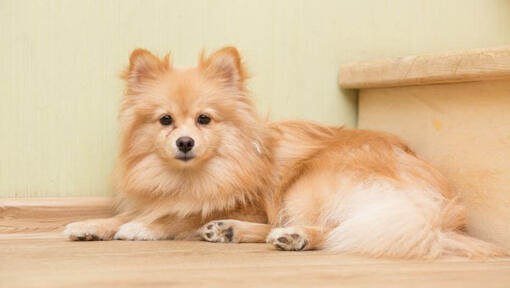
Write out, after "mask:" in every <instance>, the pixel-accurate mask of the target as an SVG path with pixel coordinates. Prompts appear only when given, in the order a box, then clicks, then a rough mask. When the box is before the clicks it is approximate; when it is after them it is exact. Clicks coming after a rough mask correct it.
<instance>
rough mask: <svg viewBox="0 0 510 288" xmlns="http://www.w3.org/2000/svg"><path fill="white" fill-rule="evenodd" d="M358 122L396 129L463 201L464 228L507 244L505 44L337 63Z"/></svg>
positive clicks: (509, 115)
mask: <svg viewBox="0 0 510 288" xmlns="http://www.w3.org/2000/svg"><path fill="white" fill-rule="evenodd" d="M340 86H341V87H343V88H352V89H359V92H358V93H359V119H358V125H359V128H364V129H374V130H380V131H386V132H390V133H393V134H396V135H398V136H400V137H401V138H403V139H404V140H405V141H407V142H408V143H409V144H410V146H411V148H412V149H414V150H415V151H416V152H417V153H418V154H419V155H421V156H423V157H424V158H426V159H428V160H429V161H430V162H432V163H433V164H434V165H435V166H436V167H437V168H439V169H440V170H441V171H442V172H443V173H444V174H445V175H446V176H447V177H448V178H449V179H450V181H451V183H452V185H453V186H454V188H455V189H456V190H457V191H458V192H459V194H460V195H461V196H462V198H463V200H464V201H465V203H467V204H468V205H469V216H468V218H469V219H468V230H469V232H470V233H471V234H473V235H475V236H478V237H480V238H483V239H486V240H489V241H493V242H497V243H499V244H500V245H503V246H505V247H507V248H510V209H509V207H510V46H507V47H498V48H488V49H480V50H473V51H463V52H456V53H447V54H440V55H420V56H409V57H401V58H395V59H383V60H375V61H369V62H362V63H353V64H347V65H344V66H343V67H342V68H341V70H340Z"/></svg>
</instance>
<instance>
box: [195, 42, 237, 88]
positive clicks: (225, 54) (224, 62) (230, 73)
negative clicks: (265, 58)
mask: <svg viewBox="0 0 510 288" xmlns="http://www.w3.org/2000/svg"><path fill="white" fill-rule="evenodd" d="M199 66H200V68H201V69H202V70H203V71H204V72H205V73H206V75H207V76H209V77H212V78H216V79H219V80H221V81H222V82H223V83H225V85H228V86H235V87H238V88H240V89H242V88H243V84H244V80H245V79H246V72H245V70H244V67H243V65H242V61H241V56H240V55H239V52H238V51H237V49H236V48H235V47H224V48H222V49H220V50H218V51H216V52H215V53H213V54H212V55H211V56H209V57H208V58H205V57H204V53H203V52H202V55H201V57H200V65H199Z"/></svg>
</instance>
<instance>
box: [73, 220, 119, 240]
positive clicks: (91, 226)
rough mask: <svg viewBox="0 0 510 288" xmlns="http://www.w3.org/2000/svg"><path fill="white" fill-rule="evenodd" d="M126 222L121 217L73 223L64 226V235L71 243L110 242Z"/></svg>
mask: <svg viewBox="0 0 510 288" xmlns="http://www.w3.org/2000/svg"><path fill="white" fill-rule="evenodd" d="M126 221H128V219H127V218H125V217H122V216H115V217H111V218H104V219H92V220H86V221H80V222H73V223H70V224H67V225H66V228H65V230H64V235H65V236H66V237H67V238H69V240H73V241H97V240H112V239H113V235H115V233H117V230H118V229H119V227H120V226H121V225H122V224H124V223H125V222H126Z"/></svg>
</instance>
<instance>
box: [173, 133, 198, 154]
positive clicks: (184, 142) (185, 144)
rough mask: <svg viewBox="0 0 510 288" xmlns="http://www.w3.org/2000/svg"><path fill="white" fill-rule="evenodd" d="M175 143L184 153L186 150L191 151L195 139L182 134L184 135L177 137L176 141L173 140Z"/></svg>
mask: <svg viewBox="0 0 510 288" xmlns="http://www.w3.org/2000/svg"><path fill="white" fill-rule="evenodd" d="M175 144H176V145H177V148H179V150H180V151H181V152H184V153H186V152H188V151H191V149H193V146H194V145H195V141H194V140H193V138H191V137H188V136H184V137H179V139H177V141H175Z"/></svg>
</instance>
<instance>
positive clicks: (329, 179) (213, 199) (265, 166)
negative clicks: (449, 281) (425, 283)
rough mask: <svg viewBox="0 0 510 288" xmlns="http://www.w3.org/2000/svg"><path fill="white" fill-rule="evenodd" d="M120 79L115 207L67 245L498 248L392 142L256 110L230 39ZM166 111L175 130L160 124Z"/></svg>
mask: <svg viewBox="0 0 510 288" xmlns="http://www.w3.org/2000/svg"><path fill="white" fill-rule="evenodd" d="M122 78H123V79H124V80H125V81H126V93H125V96H124V98H123V102H122V106H121V109H120V114H119V124H120V144H121V146H120V153H119V157H118V165H117V170H116V183H117V188H118V190H119V215H118V216H116V217H114V218H111V219H100V220H90V221H85V222H77V223H71V224H69V225H68V226H67V229H66V231H65V233H66V235H68V237H69V238H70V239H73V240H110V239H127V240H158V239H204V240H207V241H215V242H264V241H267V242H269V243H271V244H273V245H274V246H275V247H278V248H280V249H283V250H309V249H330V250H334V251H341V252H346V253H357V254H365V255H370V256H375V257H377V256H390V257H400V258H410V257H418V258H434V257H439V256H442V255H464V256H478V257H487V256H497V255H503V254H504V252H502V251H501V250H499V249H498V248H495V247H494V246H492V245H491V244H488V243H485V242H483V241H481V240H477V239H474V238H471V237H469V236H467V235H465V234H464V233H463V232H462V229H463V226H464V224H465V216H464V215H465V213H464V208H463V207H462V206H461V205H460V204H459V203H458V199H457V198H456V196H455V193H454V191H452V190H451V189H450V188H449V186H448V184H447V181H446V180H445V179H444V178H443V176H441V174H440V173H439V172H438V171H437V170H435V169H434V168H432V167H431V166H430V165H429V164H427V163H426V162H425V161H423V160H422V159H420V158H419V157H418V156H416V155H415V153H413V152H412V151H411V150H410V149H409V148H408V147H407V146H406V145H405V144H404V143H403V142H402V141H401V140H400V139H398V138H397V137H395V136H392V135H388V134H384V133H379V132H373V131H363V130H351V129H343V128H342V127H326V126H322V125H318V124H314V123H310V122H305V121H289V122H280V123H271V122H267V121H266V120H263V119H261V118H259V117H258V115H257V114H256V112H255V108H254V105H253V103H252V101H251V99H250V97H249V95H248V92H247V90H246V88H245V80H246V78H247V73H246V71H245V69H244V67H243V64H242V62H241V57H240V55H239V53H238V52H237V50H236V49H235V48H233V47H226V48H223V49H221V50H219V51H217V52H215V53H214V54H212V55H211V56H209V57H206V56H205V55H204V54H203V53H202V55H201V57H200V59H199V65H198V67H196V68H189V69H178V68H174V67H172V65H171V63H170V60H169V57H168V56H166V57H165V58H164V59H162V60H161V59H159V58H158V57H156V56H154V55H153V54H151V53H150V52H148V51H146V50H143V49H138V50H135V51H134V52H133V53H132V55H131V57H130V64H129V67H128V68H127V70H126V71H125V72H124V73H123V74H122ZM164 115H169V116H171V118H172V123H171V125H162V124H160V121H159V120H160V118H161V117H162V116H164ZM199 115H207V117H209V118H210V119H211V122H210V123H208V124H200V123H199V122H197V119H198V117H199ZM184 136H186V137H191V138H193V139H194V143H195V146H194V147H193V150H191V152H189V153H190V155H191V157H194V158H192V160H189V161H183V160H182V159H178V157H177V156H176V155H179V153H180V152H179V149H178V147H177V146H176V144H175V143H176V140H177V139H178V138H180V137H184ZM181 154H182V153H181Z"/></svg>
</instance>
